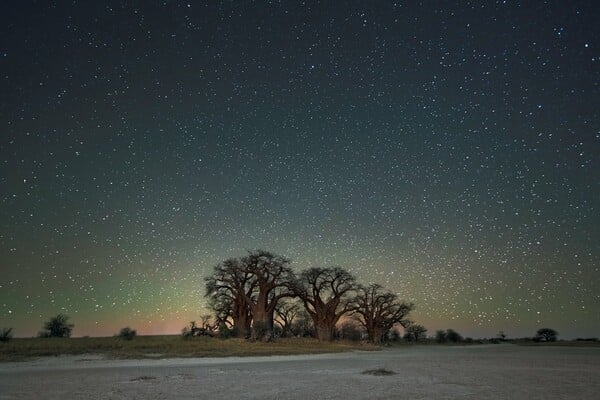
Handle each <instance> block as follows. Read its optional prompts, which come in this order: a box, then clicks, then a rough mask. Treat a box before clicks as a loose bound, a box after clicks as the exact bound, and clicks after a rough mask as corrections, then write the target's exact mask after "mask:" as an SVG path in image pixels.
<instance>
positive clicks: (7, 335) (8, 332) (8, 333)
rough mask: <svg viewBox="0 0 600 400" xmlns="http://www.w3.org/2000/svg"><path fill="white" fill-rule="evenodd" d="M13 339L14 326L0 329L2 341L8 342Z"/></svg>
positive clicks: (0, 339) (0, 340)
mask: <svg viewBox="0 0 600 400" xmlns="http://www.w3.org/2000/svg"><path fill="white" fill-rule="evenodd" d="M10 339H12V328H2V330H1V331H0V342H8V341H9V340H10Z"/></svg>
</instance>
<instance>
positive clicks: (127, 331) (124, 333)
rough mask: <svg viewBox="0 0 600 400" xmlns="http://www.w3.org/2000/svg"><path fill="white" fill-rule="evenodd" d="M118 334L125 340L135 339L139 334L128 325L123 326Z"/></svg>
mask: <svg viewBox="0 0 600 400" xmlns="http://www.w3.org/2000/svg"><path fill="white" fill-rule="evenodd" d="M117 336H118V337H119V338H121V339H123V340H133V338H134V337H136V336H137V331H136V330H135V329H131V328H130V327H128V326H127V327H125V328H122V329H121V330H120V331H119V334H118V335H117Z"/></svg>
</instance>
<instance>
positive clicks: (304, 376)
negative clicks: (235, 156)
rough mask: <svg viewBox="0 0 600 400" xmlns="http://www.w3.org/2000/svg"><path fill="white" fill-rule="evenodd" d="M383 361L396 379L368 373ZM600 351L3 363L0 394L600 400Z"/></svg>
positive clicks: (491, 349) (423, 350)
mask: <svg viewBox="0 0 600 400" xmlns="http://www.w3.org/2000/svg"><path fill="white" fill-rule="evenodd" d="M378 368H385V369H387V370H391V371H394V372H396V374H395V375H390V376H373V375H366V374H363V373H362V372H363V371H365V370H369V369H378ZM599 393H600V348H569V347H521V346H515V345H510V344H503V345H487V346H457V347H452V346H407V347H400V348H390V349H385V350H383V351H376V352H352V353H342V354H321V355H306V356H273V357H244V358H239V357H232V358H195V359H164V360H104V359H102V357H99V356H94V355H89V356H68V357H54V358H42V359H39V360H35V361H28V362H16V363H13V362H10V363H0V399H39V398H43V399H229V400H231V399H254V398H260V399H410V400H415V399H478V400H479V399H527V400H534V399H544V400H547V399H579V400H581V399H599V398H600V397H599Z"/></svg>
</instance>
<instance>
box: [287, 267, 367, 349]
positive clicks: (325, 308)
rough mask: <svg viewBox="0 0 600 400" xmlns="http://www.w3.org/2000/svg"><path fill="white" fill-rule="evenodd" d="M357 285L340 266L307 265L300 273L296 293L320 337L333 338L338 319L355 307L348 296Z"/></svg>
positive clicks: (323, 339) (351, 276) (350, 296)
mask: <svg viewBox="0 0 600 400" xmlns="http://www.w3.org/2000/svg"><path fill="white" fill-rule="evenodd" d="M356 288H357V284H356V279H355V278H354V276H353V275H352V274H350V273H349V272H348V271H346V270H344V269H342V268H340V267H333V268H310V269H308V270H306V271H303V272H302V273H301V274H300V277H299V279H298V287H297V291H296V293H297V295H298V296H299V297H300V299H302V301H303V303H304V307H305V308H306V311H307V312H308V313H309V315H310V316H311V318H312V320H313V323H314V326H315V329H316V333H317V338H318V339H319V340H322V341H331V340H333V335H334V332H335V326H336V324H337V322H338V321H339V320H340V318H341V317H342V315H344V314H346V313H348V312H349V311H351V310H353V309H354V306H353V304H352V303H351V302H350V300H351V298H352V296H353V295H354V294H355V293H354V292H355V290H356Z"/></svg>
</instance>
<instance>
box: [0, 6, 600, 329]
mask: <svg viewBox="0 0 600 400" xmlns="http://www.w3.org/2000/svg"><path fill="white" fill-rule="evenodd" d="M0 20H1V21H0V22H1V23H0V222H1V224H0V269H1V274H0V327H13V328H14V331H15V335H16V336H31V335H35V334H36V333H37V332H38V331H39V330H40V329H41V326H42V324H43V321H45V320H46V319H47V318H48V317H50V316H52V315H55V314H57V313H59V312H62V313H66V314H67V315H69V316H70V317H71V320H72V322H73V323H74V324H75V329H74V335H75V336H80V335H112V334H114V333H115V332H117V331H118V330H119V329H120V328H121V327H123V326H126V325H129V326H132V327H133V328H136V329H137V330H138V332H139V333H141V334H157V333H178V332H179V331H180V330H181V328H182V327H183V326H185V325H186V324H187V323H188V321H190V320H193V319H199V315H201V314H204V313H205V312H206V308H205V307H206V302H205V299H204V298H203V295H204V282H203V278H204V277H205V276H206V275H207V274H209V273H210V271H211V268H212V266H214V265H215V264H216V263H218V262H219V261H221V260H223V259H225V258H228V257H232V256H242V255H244V253H245V251H246V250H248V249H255V248H263V249H267V250H270V251H274V252H277V253H280V254H283V255H285V256H288V257H289V258H291V259H292V265H293V267H294V268H295V269H296V270H297V271H300V270H302V269H304V268H307V267H312V266H330V265H339V266H342V267H344V268H346V269H348V270H349V271H351V272H353V273H354V274H356V276H357V277H358V278H359V280H360V281H361V282H363V283H369V282H377V283H380V284H383V285H384V286H386V287H387V288H389V289H390V290H392V291H393V292H395V293H398V294H399V296H400V297H401V298H403V299H406V300H408V301H414V302H415V304H416V310H415V312H414V313H413V314H412V318H413V319H414V320H415V321H417V322H419V323H421V324H423V325H425V326H426V327H427V328H428V329H429V331H430V333H433V332H434V331H435V329H442V328H443V329H445V328H454V329H456V330H458V331H459V332H460V333H462V334H463V335H464V336H472V337H481V336H495V335H496V333H497V332H498V331H499V330H503V331H504V332H506V333H507V335H508V336H509V337H518V336H532V335H533V334H534V333H535V330H537V329H538V328H540V327H544V326H549V327H552V328H554V329H556V330H557V331H558V332H559V334H560V336H561V337H563V338H569V337H583V336H598V335H600V312H599V311H600V280H599V277H600V274H599V272H600V271H599V260H600V241H599V238H600V217H599V208H600V190H599V188H600V186H599V183H600V166H599V163H598V161H599V155H600V122H599V116H600V106H599V104H600V88H599V83H600V43H599V40H600V25H598V23H597V22H598V21H599V20H600V5H599V4H597V3H596V2H594V1H557V0H555V1H508V0H507V1H482V2H478V1H472V2H471V1H462V0H461V1H458V0H457V1H418V2H417V1H368V2H367V1H303V2H300V1H283V0H282V1H187V2H186V1H174V0H172V1H141V0H140V1H102V2H97V1H91V0H90V1H74V0H72V1H66V0H65V1H13V2H5V3H4V4H3V5H2V12H1V13H0Z"/></svg>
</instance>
